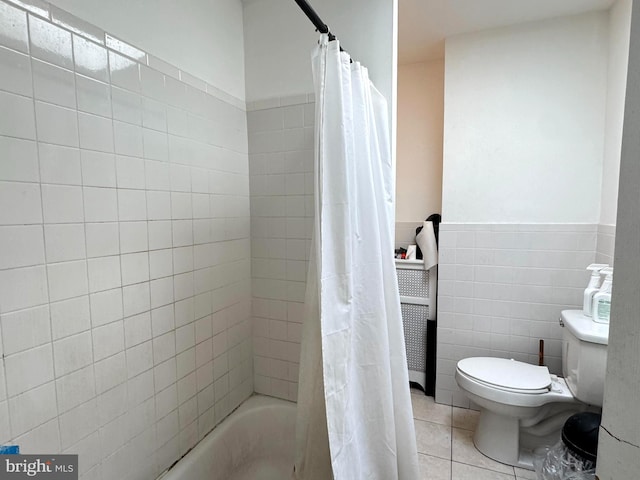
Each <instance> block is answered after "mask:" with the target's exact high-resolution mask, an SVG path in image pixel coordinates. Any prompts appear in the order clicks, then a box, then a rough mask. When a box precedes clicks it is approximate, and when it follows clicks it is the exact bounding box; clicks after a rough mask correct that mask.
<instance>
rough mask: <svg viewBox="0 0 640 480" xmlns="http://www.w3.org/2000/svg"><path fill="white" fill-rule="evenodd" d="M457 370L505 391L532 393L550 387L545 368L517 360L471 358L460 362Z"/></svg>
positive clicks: (547, 371)
mask: <svg viewBox="0 0 640 480" xmlns="http://www.w3.org/2000/svg"><path fill="white" fill-rule="evenodd" d="M458 368H459V369H460V370H461V371H462V372H463V373H465V374H466V375H469V376H470V377H473V378H476V379H478V380H480V381H482V382H484V383H488V384H491V385H496V386H497V387H502V388H507V389H513V390H522V391H527V390H530V391H532V392H533V391H537V390H538V391H539V390H543V389H548V388H549V386H550V385H551V376H550V375H549V369H548V368H547V367H539V366H537V365H531V364H529V363H524V362H519V361H517V360H508V359H506V358H494V357H471V358H465V359H464V360H460V361H459V362H458Z"/></svg>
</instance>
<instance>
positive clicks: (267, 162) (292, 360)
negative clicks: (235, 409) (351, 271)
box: [247, 96, 315, 400]
mask: <svg viewBox="0 0 640 480" xmlns="http://www.w3.org/2000/svg"><path fill="white" fill-rule="evenodd" d="M314 116H315V104H314V103H313V98H312V96H296V97H287V98H278V99H272V100H269V101H263V102H254V103H253V104H251V105H250V111H249V112H248V114H247V119H248V129H249V169H250V183H251V257H252V259H251V275H252V285H253V289H252V294H253V322H254V324H253V341H254V347H253V348H254V378H255V390H256V392H258V393H264V394H267V395H273V396H276V397H280V398H284V399H288V400H296V398H297V391H298V364H299V358H300V339H301V333H302V311H303V304H304V293H305V288H306V273H307V264H308V257H309V247H310V239H311V229H312V220H313V125H314Z"/></svg>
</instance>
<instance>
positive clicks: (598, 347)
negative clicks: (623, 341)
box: [455, 310, 609, 469]
mask: <svg viewBox="0 0 640 480" xmlns="http://www.w3.org/2000/svg"><path fill="white" fill-rule="evenodd" d="M561 325H563V326H565V327H567V328H564V330H563V345H562V351H563V359H562V360H563V375H564V377H565V378H561V377H558V376H556V375H552V374H550V372H549V370H548V369H547V367H544V366H536V365H530V364H528V363H524V362H519V361H516V360H509V359H504V358H493V357H472V358H465V359H463V360H460V361H459V362H458V364H457V367H456V373H455V378H456V382H457V383H458V386H459V387H460V388H461V389H462V390H463V391H464V392H465V393H466V394H467V396H468V397H469V399H470V400H471V401H472V402H474V403H475V404H476V405H477V406H478V407H479V408H480V418H479V421H478V426H477V427H476V431H475V433H474V444H475V446H476V448H477V449H478V450H479V451H480V452H482V453H483V454H484V455H486V456H488V457H490V458H492V459H494V460H496V461H498V462H501V463H506V464H509V465H513V466H517V467H521V468H527V469H533V456H534V454H535V453H536V451H537V450H540V449H541V448H543V447H545V446H551V445H553V444H555V443H556V442H557V441H558V440H559V439H560V430H561V429H562V426H563V425H564V422H565V421H566V420H567V419H568V418H569V417H570V416H571V415H573V414H574V413H577V412H580V411H585V410H597V409H598V408H599V407H601V406H602V397H603V388H604V371H605V368H606V345H607V342H608V333H609V332H608V326H603V325H598V324H594V322H593V321H592V320H591V319H590V318H588V317H584V316H583V315H582V312H581V311H572V310H566V311H563V312H562V315H561Z"/></svg>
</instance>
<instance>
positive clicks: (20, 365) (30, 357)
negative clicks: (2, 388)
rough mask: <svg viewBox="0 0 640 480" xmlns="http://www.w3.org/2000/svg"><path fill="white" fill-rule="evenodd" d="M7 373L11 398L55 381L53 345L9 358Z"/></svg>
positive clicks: (6, 363)
mask: <svg viewBox="0 0 640 480" xmlns="http://www.w3.org/2000/svg"><path fill="white" fill-rule="evenodd" d="M5 373H6V380H7V394H8V396H9V397H13V396H15V395H18V394H20V393H23V392H26V391H27V390H30V389H32V388H35V387H38V386H40V385H43V384H45V383H47V382H50V381H51V380H53V354H52V349H51V344H46V345H42V346H40V347H35V348H32V349H29V350H26V351H24V352H20V353H16V354H14V355H9V356H7V357H6V358H5Z"/></svg>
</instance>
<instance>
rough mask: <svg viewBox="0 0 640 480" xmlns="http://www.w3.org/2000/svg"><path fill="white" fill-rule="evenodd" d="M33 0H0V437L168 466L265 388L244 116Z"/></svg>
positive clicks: (115, 460)
mask: <svg viewBox="0 0 640 480" xmlns="http://www.w3.org/2000/svg"><path fill="white" fill-rule="evenodd" d="M21 5H24V8H26V9H27V10H24V9H23V8H21V7H20V6H16V5H15V4H12V3H6V2H5V1H2V0H0V71H1V72H2V75H0V110H1V111H2V112H3V114H2V115H0V158H2V161H0V354H2V363H1V368H0V443H17V444H19V445H20V447H21V450H22V451H23V452H25V453H32V452H38V453H42V452H49V453H56V452H69V453H79V454H80V473H81V478H87V479H101V478H102V479H105V480H106V479H108V478H118V477H123V478H148V479H152V478H156V476H157V475H158V474H159V473H160V472H161V471H162V470H163V469H165V468H166V467H168V466H169V465H170V464H172V463H173V462H174V461H175V460H177V459H178V458H179V456H180V455H181V454H182V453H184V452H186V451H187V450H188V449H189V448H190V447H191V446H193V445H194V443H195V442H196V441H197V440H198V439H199V438H201V437H202V436H203V435H204V434H206V433H207V432H208V431H209V430H210V429H211V428H213V427H214V426H215V425H216V423H218V422H219V421H221V420H222V419H223V418H224V417H225V416H226V415H227V414H228V413H229V412H230V411H231V410H232V409H233V408H234V407H236V406H237V405H238V404H239V403H240V402H241V401H242V400H243V399H244V398H246V397H247V396H249V395H250V394H251V392H252V391H253V373H252V368H253V358H252V341H251V320H250V316H251V311H250V305H251V303H250V302H251V297H250V288H251V283H250V282H251V280H250V254H249V248H250V239H249V226H250V225H249V223H250V222H249V213H250V209H249V171H248V154H247V153H248V152H247V148H248V147H247V126H246V113H245V111H244V106H243V105H242V102H240V101H238V100H237V99H233V98H232V97H231V96H229V95H227V94H225V93H224V92H219V91H216V90H213V89H209V90H211V92H210V93H207V90H208V88H209V87H208V86H207V85H206V84H205V83H204V82H199V81H198V80H197V79H195V78H194V77H191V76H189V75H188V74H185V73H184V72H180V71H179V70H178V69H175V68H173V67H171V68H172V69H168V68H166V69H163V70H156V69H154V68H153V66H152V67H149V66H148V65H147V63H146V62H147V55H146V54H145V53H144V52H141V51H139V50H138V49H135V48H133V47H131V46H129V45H127V44H125V43H123V42H120V41H119V40H117V39H113V38H112V37H109V36H107V37H106V38H107V42H106V46H105V36H104V33H102V32H101V31H100V30H99V29H97V28H96V27H93V26H91V25H88V24H86V23H84V22H82V21H81V20H79V19H76V18H75V17H72V16H70V15H69V14H67V13H66V12H63V11H61V10H59V9H56V8H53V7H51V12H49V10H48V8H49V7H48V4H46V3H44V2H37V5H36V2H29V3H24V4H21ZM34 5H35V6H34ZM36 7H37V8H36ZM152 58H153V57H152ZM154 62H155V60H154ZM162 65H165V66H167V65H166V64H164V63H163V64H162ZM166 71H169V72H170V73H169V74H166V73H163V72H166ZM171 74H173V75H174V77H176V78H173V77H171V76H170V75H171ZM179 78H183V80H184V81H181V80H180V79H179ZM187 80H188V81H187ZM194 85H195V86H194ZM198 88H199V90H198ZM295 181H296V182H299V181H300V180H299V179H297V178H296V179H295ZM295 187H296V188H298V189H300V185H297V184H296V185H295ZM302 188H303V189H304V179H303V180H302ZM134 452H135V453H134ZM134 457H135V458H134ZM134 460H135V461H134Z"/></svg>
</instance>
